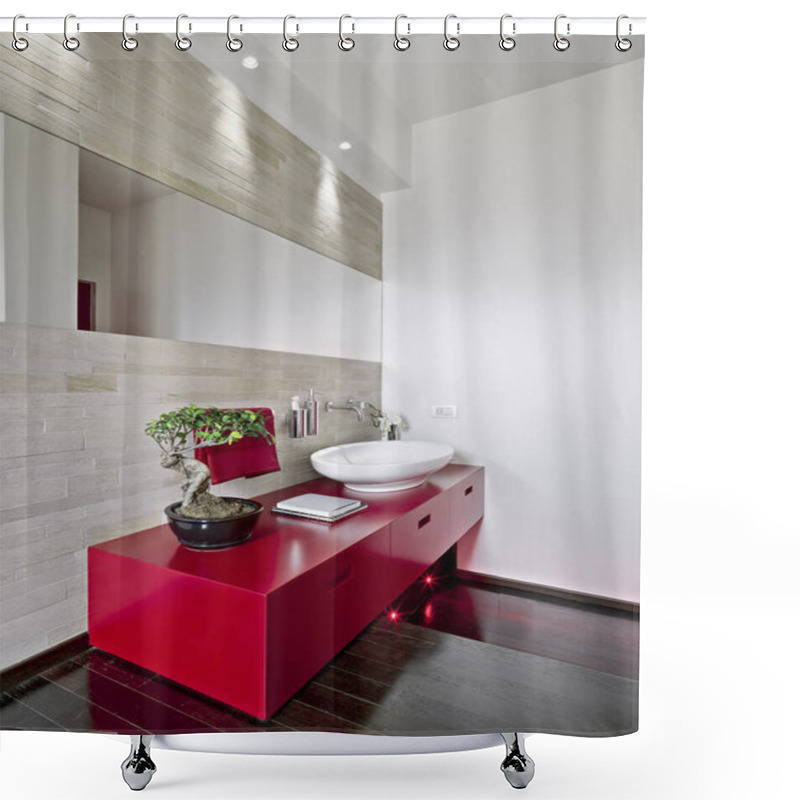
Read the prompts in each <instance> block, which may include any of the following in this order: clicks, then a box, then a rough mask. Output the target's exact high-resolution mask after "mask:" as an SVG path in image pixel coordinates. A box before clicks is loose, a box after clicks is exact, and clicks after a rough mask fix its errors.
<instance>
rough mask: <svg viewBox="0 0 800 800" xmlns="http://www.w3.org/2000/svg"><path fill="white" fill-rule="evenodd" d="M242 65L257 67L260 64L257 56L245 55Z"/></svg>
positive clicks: (249, 67)
mask: <svg viewBox="0 0 800 800" xmlns="http://www.w3.org/2000/svg"><path fill="white" fill-rule="evenodd" d="M242 66H243V67H244V68H245V69H255V68H256V67H257V66H258V59H257V58H256V57H255V56H245V57H244V58H243V59H242Z"/></svg>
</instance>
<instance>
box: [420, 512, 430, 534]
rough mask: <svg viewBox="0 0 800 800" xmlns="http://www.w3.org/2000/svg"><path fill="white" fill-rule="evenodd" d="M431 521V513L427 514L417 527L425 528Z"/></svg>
mask: <svg viewBox="0 0 800 800" xmlns="http://www.w3.org/2000/svg"><path fill="white" fill-rule="evenodd" d="M430 521H431V515H430V514H426V515H425V516H424V517H423V518H422V519H421V520H420V521H419V522H418V523H417V529H418V530H419V529H420V528H424V527H425V526H426V525H427V524H428V523H429V522H430Z"/></svg>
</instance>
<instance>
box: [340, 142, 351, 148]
mask: <svg viewBox="0 0 800 800" xmlns="http://www.w3.org/2000/svg"><path fill="white" fill-rule="evenodd" d="M339 149H340V150H352V149H353V145H352V144H350V142H339Z"/></svg>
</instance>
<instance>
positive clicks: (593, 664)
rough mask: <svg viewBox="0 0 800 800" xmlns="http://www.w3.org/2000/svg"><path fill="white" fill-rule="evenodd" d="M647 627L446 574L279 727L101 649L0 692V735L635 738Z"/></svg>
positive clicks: (365, 639) (311, 690) (361, 644)
mask: <svg viewBox="0 0 800 800" xmlns="http://www.w3.org/2000/svg"><path fill="white" fill-rule="evenodd" d="M638 627H639V626H638V617H635V616H633V615H632V614H630V613H628V612H622V611H613V610H607V609H598V608H594V607H587V606H585V605H579V604H576V603H569V602H564V601H559V600H552V599H549V598H543V597H538V596H535V595H531V594H527V593H523V592H517V591H513V590H509V589H499V588H494V587H491V588H490V587H487V586H485V585H477V584H471V583H469V582H464V581H458V580H455V579H453V578H448V579H446V580H442V581H441V585H438V586H434V587H432V588H427V587H426V588H425V590H424V591H420V590H419V587H415V588H413V589H412V590H410V591H409V592H408V593H406V595H404V597H403V598H401V599H400V601H398V603H397V604H396V605H395V606H394V607H393V608H392V609H390V610H388V611H387V613H386V614H385V615H382V616H381V617H379V618H378V619H376V620H375V621H374V622H373V623H372V624H371V625H370V626H369V627H368V628H367V629H366V630H365V631H364V632H363V633H361V634H360V635H359V636H358V637H357V638H356V639H354V640H353V641H352V642H351V643H350V645H348V647H347V648H345V650H343V651H342V652H341V653H340V654H339V655H338V656H337V657H336V658H335V659H334V660H333V661H332V662H331V663H330V664H328V666H327V667H325V668H324V669H323V670H322V671H321V672H320V673H318V674H317V675H316V676H315V677H314V678H313V680H311V681H310V682H309V683H308V684H306V686H304V687H303V689H301V690H300V691H299V692H298V693H297V694H296V695H295V696H294V697H293V698H292V699H291V700H290V701H289V702H288V703H286V705H284V706H283V708H281V709H280V710H279V711H278V712H277V713H276V714H274V715H273V717H272V718H271V719H269V720H267V721H264V720H259V719H257V718H256V717H251V716H250V715H248V714H245V713H243V712H241V711H238V710H236V709H233V708H231V707H229V706H226V705H224V704H222V703H219V702H217V701H215V700H212V699H210V698H208V697H206V696H205V695H202V694H199V693H197V692H194V691H192V690H190V689H187V688H185V687H183V686H180V685H178V684H176V683H173V682H172V681H169V680H167V679H165V678H163V677H161V676H159V675H156V674H155V673H153V672H150V671H148V670H145V669H142V668H141V667H138V666H135V665H133V664H130V663H128V662H126V661H123V660H122V659H119V658H116V657H115V656H111V655H108V654H106V653H103V652H101V651H99V650H96V649H94V648H90V649H88V650H86V651H85V652H84V653H82V654H81V655H79V656H77V657H74V658H71V659H68V660H67V661H64V662H63V663H61V664H58V665H57V666H54V667H51V668H50V669H47V670H45V671H44V672H42V673H41V674H39V675H37V676H35V677H33V678H31V679H29V680H27V681H25V682H24V683H23V684H21V685H19V686H16V687H14V688H12V689H10V690H8V691H7V692H5V693H4V694H3V695H1V696H0V726H2V727H3V728H15V729H25V730H70V731H103V732H116V733H141V732H148V733H181V732H185V733H189V732H196V733H201V732H212V731H258V730H284V731H285V730H328V731H349V732H353V733H357V732H362V733H372V732H378V733H379V732H383V731H386V732H392V733H407V734H409V735H412V734H424V733H427V734H431V733H453V732H456V733H470V732H484V731H487V730H497V731H499V730H519V731H530V732H532V731H552V732H562V733H578V734H586V735H603V734H614V733H627V732H630V731H633V730H635V729H636V727H637V695H638V682H637V680H636V676H637V653H638ZM234 668H235V662H234Z"/></svg>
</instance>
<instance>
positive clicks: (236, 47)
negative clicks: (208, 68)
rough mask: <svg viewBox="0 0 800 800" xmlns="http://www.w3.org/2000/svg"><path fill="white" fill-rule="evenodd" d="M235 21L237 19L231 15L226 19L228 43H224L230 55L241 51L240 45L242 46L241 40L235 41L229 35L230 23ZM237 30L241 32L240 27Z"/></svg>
mask: <svg viewBox="0 0 800 800" xmlns="http://www.w3.org/2000/svg"><path fill="white" fill-rule="evenodd" d="M235 19H239V17H237V16H236V14H231V15H230V16H229V17H228V41H227V42H225V47H227V48H228V50H230V51H231V53H238V52H239V51H240V50H241V49H242V45H243V42H242V40H241V39H237V38H236V37H235V36H234V35H233V34H232V33H231V23H232V22H233V21H234V20H235ZM239 30H240V31H241V27H240V28H239Z"/></svg>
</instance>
